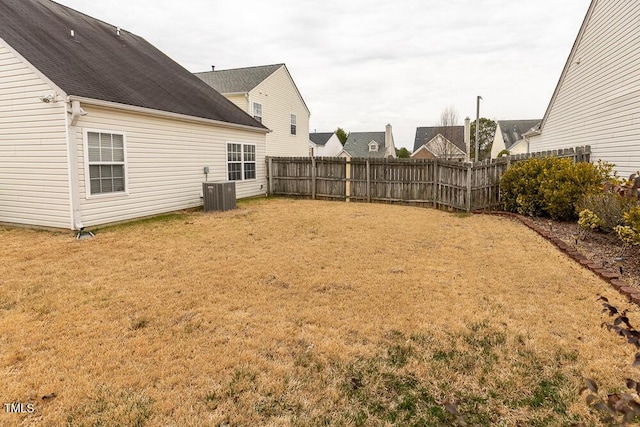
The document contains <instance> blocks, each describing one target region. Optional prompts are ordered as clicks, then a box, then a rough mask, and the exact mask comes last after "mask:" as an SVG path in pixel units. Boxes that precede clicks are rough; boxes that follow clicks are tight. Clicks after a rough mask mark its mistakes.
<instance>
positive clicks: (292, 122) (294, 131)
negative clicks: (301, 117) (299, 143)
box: [291, 114, 296, 135]
mask: <svg viewBox="0 0 640 427" xmlns="http://www.w3.org/2000/svg"><path fill="white" fill-rule="evenodd" d="M295 134H296V115H295V114H292V115H291V135H295Z"/></svg>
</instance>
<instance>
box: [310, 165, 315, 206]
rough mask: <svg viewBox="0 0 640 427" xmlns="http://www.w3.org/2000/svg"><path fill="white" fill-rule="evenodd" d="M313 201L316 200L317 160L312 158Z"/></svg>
mask: <svg viewBox="0 0 640 427" xmlns="http://www.w3.org/2000/svg"><path fill="white" fill-rule="evenodd" d="M311 199H313V200H315V199H316V158H315V157H312V158H311Z"/></svg>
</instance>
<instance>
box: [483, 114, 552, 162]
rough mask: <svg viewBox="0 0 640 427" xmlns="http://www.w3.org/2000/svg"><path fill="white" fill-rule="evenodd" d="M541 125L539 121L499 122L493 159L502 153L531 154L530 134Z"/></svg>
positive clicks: (492, 153) (492, 154) (497, 123)
mask: <svg viewBox="0 0 640 427" xmlns="http://www.w3.org/2000/svg"><path fill="white" fill-rule="evenodd" d="M539 124H540V119H537V120H499V121H498V122H496V125H497V129H496V133H495V135H494V136H493V144H492V145H491V158H492V159H495V158H496V157H498V154H500V153H501V152H502V151H504V150H506V151H508V152H509V154H523V153H528V152H529V136H528V132H530V131H531V130H532V129H534V128H535V127H536V126H537V125H539Z"/></svg>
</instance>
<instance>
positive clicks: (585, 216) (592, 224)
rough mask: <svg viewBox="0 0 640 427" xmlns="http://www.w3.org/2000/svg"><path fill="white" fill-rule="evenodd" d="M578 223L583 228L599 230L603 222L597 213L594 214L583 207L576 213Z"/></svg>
mask: <svg viewBox="0 0 640 427" xmlns="http://www.w3.org/2000/svg"><path fill="white" fill-rule="evenodd" d="M578 225H579V226H580V227H582V228H584V229H585V230H591V231H595V230H601V229H602V227H603V225H604V223H603V222H602V220H601V219H600V217H598V215H596V214H594V213H593V212H592V211H590V210H589V209H584V210H582V211H580V213H579V214H578Z"/></svg>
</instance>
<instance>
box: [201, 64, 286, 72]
mask: <svg viewBox="0 0 640 427" xmlns="http://www.w3.org/2000/svg"><path fill="white" fill-rule="evenodd" d="M283 65H285V63H279V64H271V65H253V66H251V67H237V68H226V69H224V70H209V71H197V72H195V73H193V74H205V73H218V72H222V71H238V70H251V69H254V68H267V67H275V66H278V67H281V66H283Z"/></svg>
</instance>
